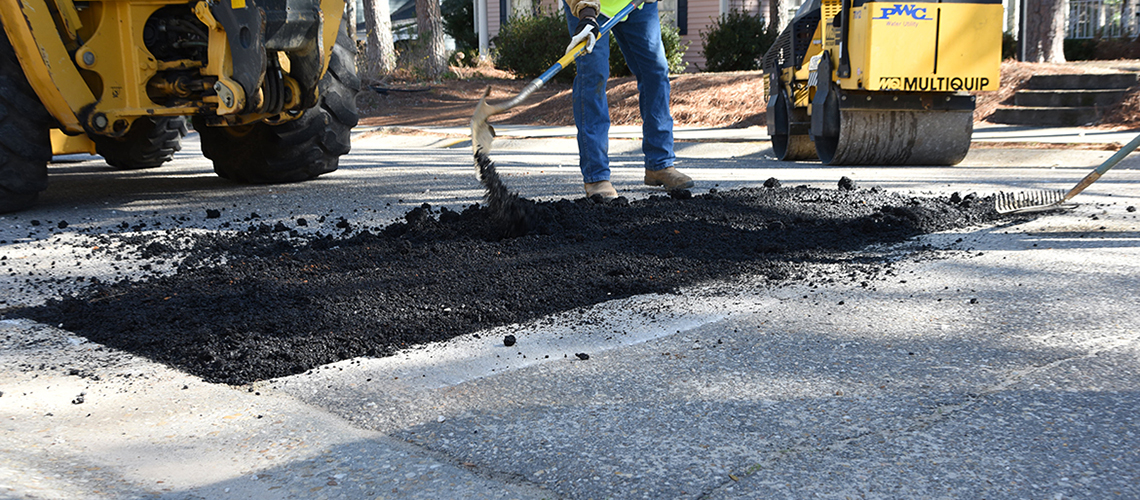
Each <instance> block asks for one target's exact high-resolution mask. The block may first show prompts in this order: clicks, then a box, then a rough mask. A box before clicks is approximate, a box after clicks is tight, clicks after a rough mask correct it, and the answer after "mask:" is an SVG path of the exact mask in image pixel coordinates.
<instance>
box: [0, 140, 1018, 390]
mask: <svg viewBox="0 0 1140 500" xmlns="http://www.w3.org/2000/svg"><path fill="white" fill-rule="evenodd" d="M477 166H478V167H479V169H480V172H481V175H480V179H481V181H482V182H483V183H484V185H485V187H486V188H487V197H486V200H485V202H484V203H481V204H473V205H471V206H468V207H464V208H462V210H458V211H455V210H451V209H448V208H446V207H439V208H437V207H432V206H430V205H427V204H425V205H423V206H420V207H417V208H415V209H413V210H410V211H408V212H407V213H406V214H405V215H404V217H403V220H402V221H399V222H396V223H393V224H390V225H389V226H387V227H384V228H378V229H371V230H369V229H358V232H351V231H349V229H353V230H357V228H356V226H355V225H353V224H352V222H351V221H350V220H348V219H345V218H342V219H341V220H342V221H343V222H344V224H343V226H344V228H342V229H344V230H345V231H346V233H345V234H343V235H339V236H331V235H321V236H305V235H300V236H299V235H298V233H297V231H285V230H282V229H281V228H279V227H275V226H269V225H267V224H257V223H256V221H254V224H253V225H251V226H250V228H249V229H248V230H245V231H239V232H216V233H206V234H196V235H194V236H193V237H192V238H193V241H192V242H191V243H190V244H188V245H181V246H180V247H179V248H167V247H164V246H163V245H158V244H150V245H148V246H146V247H145V251H146V252H147V254H148V256H149V258H154V259H168V260H171V261H174V260H176V257H178V258H181V260H180V264H179V265H178V269H177V272H175V273H174V274H169V275H163V276H152V277H149V278H146V279H143V280H135V281H131V280H122V281H119V282H115V283H95V284H94V285H91V286H88V287H86V288H85V289H84V291H82V292H80V293H78V294H76V295H73V296H68V297H64V298H62V299H58V300H51V301H49V302H48V303H46V304H44V305H42V306H39V307H34V308H25V309H19V310H15V311H9V312H8V313H7V314H6V316H7V317H24V318H30V319H33V320H36V321H40V322H43V323H47V324H51V325H62V327H63V328H65V329H67V330H70V331H72V332H74V333H76V334H79V335H82V336H84V337H87V338H88V339H90V340H92V341H95V342H99V343H101V344H104V345H107V346H110V347H113V348H116V349H121V350H124V351H128V352H131V353H135V354H139V355H142V356H145V357H148V358H150V359H153V360H156V361H159V362H162V363H166V364H168V365H171V366H174V367H176V368H179V369H182V370H185V371H187V372H189V373H192V374H195V375H197V376H200V377H202V378H203V379H205V380H207V381H210V382H218V383H228V384H243V383H248V382H253V381H257V380H264V379H269V378H275V377H280V376H286V375H291V374H297V373H301V372H304V371H306V370H309V369H311V368H314V367H317V366H320V365H323V364H326V363H330V362H335V361H339V360H343V359H348V358H353V357H358V356H376V357H378V356H386V355H391V354H393V353H395V352H396V351H398V350H400V349H404V348H408V347H412V346H416V345H421V344H425V343H429V342H435V341H442V340H446V339H449V338H452V337H455V336H457V335H462V334H466V333H472V332H476V331H480V330H484V329H488V328H492V327H495V326H500V325H505V324H512V323H518V322H523V321H526V320H530V319H534V318H537V317H541V316H545V315H549V314H552V313H557V312H564V311H570V310H574V309H576V308H582V307H587V306H590V305H593V304H597V303H600V302H605V301H609V300H613V299H619V298H623V297H629V296H633V295H640V294H647V293H672V292H676V291H677V290H679V289H681V288H683V287H687V286H692V285H697V284H701V283H708V282H713V281H717V280H725V279H731V278H732V277H735V276H739V275H750V276H763V277H766V278H767V279H768V280H770V282H771V283H772V284H773V285H779V284H781V283H787V282H792V281H803V280H807V279H817V278H811V276H812V272H811V270H812V269H813V266H815V267H817V268H818V267H820V265H821V264H826V265H828V266H830V267H828V269H831V270H834V269H835V266H836V265H839V266H841V267H842V268H843V269H846V270H847V272H845V273H834V272H829V276H828V277H827V278H825V279H827V280H843V279H846V280H852V281H854V282H859V281H860V280H864V279H867V277H868V276H874V275H876V273H879V272H881V271H882V270H883V269H884V266H887V265H888V264H887V263H886V262H885V261H884V260H883V258H882V257H881V256H880V255H879V254H875V253H868V252H864V251H863V250H864V249H866V248H868V246H870V245H878V244H892V243H897V242H901V241H904V240H906V239H908V238H911V237H914V236H916V235H919V234H923V233H929V232H934V231H941V230H947V229H952V228H958V227H967V226H976V225H982V224H986V223H989V222H991V221H993V220H995V219H996V218H997V217H998V215H997V214H996V213H995V212H994V210H993V208H992V207H993V203H992V200H988V199H980V198H978V197H976V196H972V195H971V196H954V197H952V198H951V197H926V196H913V195H906V194H900V193H892V192H887V191H884V190H881V189H877V188H872V189H851V190H848V189H842V188H841V189H816V188H809V187H806V186H798V187H777V186H779V185H780V183H779V182H778V180H775V179H771V180H770V182H767V183H765V184H766V185H770V186H772V187H758V188H748V189H737V190H731V191H717V190H715V189H714V190H710V191H709V192H707V193H703V194H697V195H692V196H691V197H677V196H667V195H665V194H662V195H657V196H652V197H650V198H648V199H644V200H637V201H633V202H629V201H625V200H624V199H622V200H623V202H619V203H596V202H594V201H591V200H589V199H586V198H581V199H576V200H567V199H562V200H555V201H533V200H528V199H525V198H522V197H519V196H518V195H517V194H514V193H511V192H510V191H509V190H508V189H507V187H506V186H505V185H503V183H502V182H501V180H500V179H499V178H498V176H497V175H496V174H495V172H494V165H493V162H491V161H490V159H488V158H486V157H482V158H477ZM952 199H953V201H951V200H952ZM297 222H298V225H303V223H301V222H300V221H297ZM286 229H287V228H286ZM139 244H140V245H142V244H143V242H141V241H140V243H139ZM175 254H177V255H175ZM820 279H824V278H820ZM488 341H491V340H490V339H488ZM579 358H582V356H579ZM582 359H584V358H582Z"/></svg>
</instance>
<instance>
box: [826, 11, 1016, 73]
mask: <svg viewBox="0 0 1140 500" xmlns="http://www.w3.org/2000/svg"><path fill="white" fill-rule="evenodd" d="M851 16H852V23H851V33H850V34H849V37H848V42H849V51H850V56H851V68H852V74H851V78H847V79H843V80H840V85H841V86H842V87H843V88H848V89H855V88H864V89H867V90H903V91H916V92H956V91H979V90H997V89H998V84H999V83H1000V71H1001V20H1002V17H1001V16H1002V6H1001V4H973V3H924V2H915V3H906V4H900V3H886V2H871V3H866V4H864V5H863V6H862V7H859V8H856V9H854V10H853V11H852V13H851Z"/></svg>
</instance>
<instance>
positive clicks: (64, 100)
mask: <svg viewBox="0 0 1140 500" xmlns="http://www.w3.org/2000/svg"><path fill="white" fill-rule="evenodd" d="M0 19H3V20H4V31H5V33H7V34H8V40H10V41H11V42H12V47H13V48H14V49H15V50H16V57H17V58H18V59H19V60H20V66H21V67H22V68H23V69H24V75H25V76H26V77H27V78H28V82H29V83H31V85H32V88H33V89H35V91H36V95H38V96H39V97H40V101H41V102H43V105H44V107H45V108H47V110H48V112H49V113H51V115H52V116H54V117H55V119H56V120H58V121H59V123H60V125H61V126H62V127H64V128H66V129H67V130H68V131H71V132H82V131H83V127H82V126H81V125H80V123H79V119H78V118H77V117H76V116H75V111H76V110H79V109H82V108H83V107H84V106H86V105H88V104H91V103H92V102H95V96H93V95H92V94H91V90H90V89H89V88H88V87H87V83H86V82H85V81H84V80H83V78H82V77H81V76H80V75H79V70H78V69H76V67H75V64H74V63H73V62H72V61H71V57H70V55H69V54H68V53H67V48H66V47H64V45H63V40H62V39H61V38H60V36H59V31H57V29H56V25H55V20H53V19H52V16H51V12H50V10H49V9H48V7H47V4H46V3H44V1H43V0H4V1H0Z"/></svg>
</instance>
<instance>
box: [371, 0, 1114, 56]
mask: <svg viewBox="0 0 1140 500" xmlns="http://www.w3.org/2000/svg"><path fill="white" fill-rule="evenodd" d="M356 1H357V2H358V3H359V2H360V1H361V0H356ZM472 1H473V2H475V3H476V5H478V2H480V1H486V5H487V20H486V26H487V33H488V39H494V38H495V35H498V33H499V27H500V26H502V25H503V24H504V23H506V22H507V21H508V20H509V19H510V18H511V17H513V16H517V15H526V14H527V13H529V12H531V11H532V8H533V7H532V5H534V3H533V2H537V9H538V10H539V11H541V12H551V11H553V10H555V9H561V8H562V0H472ZM803 1H804V0H792V2H791V7H790V8H789V10H788V19H790V18H791V17H792V16H793V15H794V14H795V11H796V9H797V8H798V7H799V5H800V4H802V3H803ZM1020 1H1021V0H1002V3H1003V4H1004V5H1005V9H1006V18H1005V19H1004V23H1003V24H1004V29H1005V30H1006V31H1016V28H1017V10H1018V6H1019V2H1020ZM1107 1H1108V2H1111V1H1112V0H1107ZM1117 1H1118V2H1119V1H1120V0H1117ZM1123 2H1124V4H1125V5H1126V7H1125V8H1124V14H1125V15H1124V16H1120V15H1117V16H1116V19H1120V18H1121V17H1125V18H1127V19H1128V20H1131V18H1132V17H1133V16H1134V15H1136V14H1134V12H1136V9H1134V8H1129V7H1127V6H1130V5H1132V4H1134V3H1135V2H1136V0H1123ZM1071 3H1072V5H1073V6H1074V8H1073V15H1072V16H1071V17H1073V18H1076V19H1082V20H1083V19H1086V18H1088V17H1090V16H1089V15H1088V14H1083V13H1084V12H1086V10H1081V11H1080V12H1081V13H1082V14H1083V15H1080V14H1078V10H1077V6H1078V5H1079V6H1081V7H1080V8H1081V9H1086V7H1085V6H1086V5H1090V4H1095V5H1096V6H1098V8H1100V9H1101V10H1096V11H1095V16H1093V17H1094V18H1095V19H1098V20H1101V19H1103V18H1104V17H1105V15H1104V12H1106V11H1105V10H1103V8H1102V7H1099V6H1101V5H1104V4H1106V0H1071ZM658 4H659V5H658V9H659V10H660V11H661V12H662V20H663V21H664V22H668V23H671V24H672V25H673V26H675V27H677V28H678V30H679V32H680V35H681V40H682V41H683V42H684V43H687V44H688V47H689V48H688V50H687V51H686V52H685V55H684V57H683V59H684V61H685V62H687V63H688V71H689V72H698V71H701V70H703V69H704V66H705V58H704V55H703V50H702V49H703V47H702V41H701V33H704V32H706V31H708V30H709V28H710V27H711V26H712V25H713V24H715V20H716V19H717V18H719V17H720V16H722V15H724V14H726V13H728V12H731V11H733V10H736V11H740V12H746V13H749V14H754V15H760V16H762V17H764V18H765V19H767V18H768V9H769V0H658ZM389 5H391V9H392V17H393V19H392V20H393V26H394V27H399V26H401V25H404V24H405V23H413V22H414V19H415V0H390V2H389ZM476 10H478V9H476ZM359 11H360V9H359V8H358V12H359ZM512 12H514V14H512ZM1109 17H1111V14H1110V15H1109ZM357 18H358V21H359V22H360V23H363V14H358V17H357ZM1081 22H1082V21H1071V23H1072V25H1071V26H1070V33H1072V32H1074V31H1076V28H1077V27H1078V25H1080V26H1084V25H1083V24H1080V23H1081ZM1132 23H1135V21H1134V20H1132ZM481 24H482V23H480V22H479V20H476V23H475V26H476V28H475V29H476V31H478V30H479V27H480V25H481ZM1105 24H1109V23H1104V22H1103V21H1102V22H1101V24H1098V25H1097V27H1100V26H1104V25H1105ZM1118 24H1119V21H1118ZM1133 25H1134V24H1133ZM1116 29H1117V30H1118V31H1119V30H1120V28H1119V27H1117V28H1116ZM1135 29H1136V28H1134V27H1133V26H1132V25H1129V24H1127V21H1126V22H1125V24H1124V27H1123V31H1124V32H1126V33H1133V32H1135V31H1134V30H1135Z"/></svg>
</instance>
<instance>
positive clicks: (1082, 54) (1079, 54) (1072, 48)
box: [1064, 38, 1097, 61]
mask: <svg viewBox="0 0 1140 500" xmlns="http://www.w3.org/2000/svg"><path fill="white" fill-rule="evenodd" d="M1096 42H1097V41H1096V40H1095V39H1092V38H1088V39H1076V38H1066V39H1065V45H1064V50H1065V60H1066V61H1091V60H1093V59H1096Z"/></svg>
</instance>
